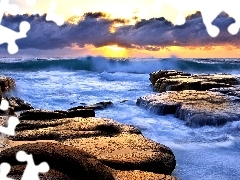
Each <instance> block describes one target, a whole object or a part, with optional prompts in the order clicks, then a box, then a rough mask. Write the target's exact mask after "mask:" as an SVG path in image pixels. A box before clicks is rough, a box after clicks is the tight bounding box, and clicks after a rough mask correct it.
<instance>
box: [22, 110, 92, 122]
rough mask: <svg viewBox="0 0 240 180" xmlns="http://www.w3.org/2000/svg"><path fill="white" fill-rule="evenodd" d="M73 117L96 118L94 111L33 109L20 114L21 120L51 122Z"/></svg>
mask: <svg viewBox="0 0 240 180" xmlns="http://www.w3.org/2000/svg"><path fill="white" fill-rule="evenodd" d="M73 117H95V112H94V110H93V109H77V110H72V111H64V110H55V111H48V110H41V109H33V110H27V111H24V112H22V113H21V114H20V116H19V119H20V120H50V119H61V118H73Z"/></svg>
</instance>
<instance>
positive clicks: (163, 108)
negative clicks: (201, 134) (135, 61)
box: [137, 90, 240, 127]
mask: <svg viewBox="0 0 240 180" xmlns="http://www.w3.org/2000/svg"><path fill="white" fill-rule="evenodd" d="M137 105H138V106H140V107H143V108H145V109H147V110H149V111H151V112H154V113H156V114H159V115H166V114H174V115H175V116H176V117H177V118H179V119H181V120H184V121H186V125H187V126H191V127H201V126H205V125H210V126H221V125H224V124H226V123H227V122H232V121H238V120H240V98H238V97H236V96H228V95H225V94H222V93H219V92H211V91H195V90H184V91H168V92H163V93H158V94H151V95H148V96H143V97H140V98H139V99H137Z"/></svg>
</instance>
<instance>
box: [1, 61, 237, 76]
mask: <svg viewBox="0 0 240 180" xmlns="http://www.w3.org/2000/svg"><path fill="white" fill-rule="evenodd" d="M161 69H162V70H173V69H174V70H181V71H187V72H191V73H233V74H240V61H239V59H179V58H167V59H155V58H149V59H139V58H125V59H123V58H122V59H121V58H104V57H85V58H72V59H71V58H68V59H61V58H51V59H17V60H16V59H12V60H10V59H1V60H0V70H10V71H41V70H51V71H52V70H70V71H77V70H86V71H94V72H127V73H150V72H153V71H158V70H161Z"/></svg>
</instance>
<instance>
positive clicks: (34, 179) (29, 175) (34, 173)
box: [16, 151, 49, 180]
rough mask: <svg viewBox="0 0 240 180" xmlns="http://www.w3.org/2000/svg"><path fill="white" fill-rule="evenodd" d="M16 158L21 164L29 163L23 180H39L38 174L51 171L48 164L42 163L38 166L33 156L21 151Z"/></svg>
mask: <svg viewBox="0 0 240 180" xmlns="http://www.w3.org/2000/svg"><path fill="white" fill-rule="evenodd" d="M16 158H17V160H18V161H19V162H27V166H26V169H25V170H24V173H23V176H22V178H21V180H30V179H31V180H39V176H38V173H46V172H48V171H49V165H48V163H47V162H42V163H41V164H39V165H37V166H36V165H35V163H34V160H33V156H32V154H27V153H26V152H24V151H19V152H18V153H17V154H16Z"/></svg>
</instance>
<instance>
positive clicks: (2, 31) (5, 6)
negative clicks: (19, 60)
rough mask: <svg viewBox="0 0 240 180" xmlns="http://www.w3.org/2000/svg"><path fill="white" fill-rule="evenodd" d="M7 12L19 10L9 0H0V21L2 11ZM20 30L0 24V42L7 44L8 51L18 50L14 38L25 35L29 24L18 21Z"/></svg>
mask: <svg viewBox="0 0 240 180" xmlns="http://www.w3.org/2000/svg"><path fill="white" fill-rule="evenodd" d="M5 12H7V13H9V14H12V15H16V14H18V12H19V9H18V6H17V5H15V4H9V0H1V2H0V23H1V22H2V17H3V15H4V13H5ZM19 29H20V31H19V32H15V31H13V30H11V29H9V28H7V27H4V26H2V25H0V44H3V43H7V44H8V52H9V53H10V54H15V53H17V52H18V46H17V45H16V42H15V41H16V40H17V39H21V38H25V37H27V35H26V34H27V32H28V31H29V30H30V24H29V23H28V22H26V21H23V22H21V23H20V26H19Z"/></svg>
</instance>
